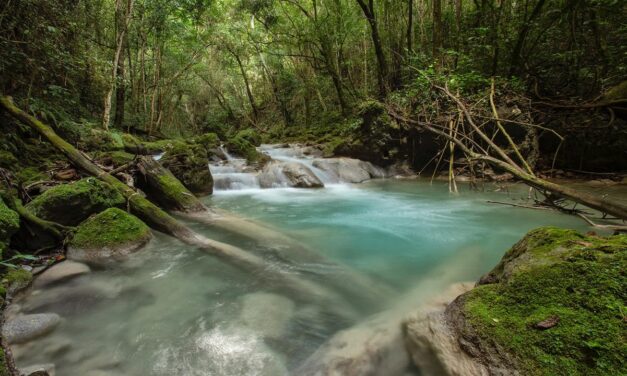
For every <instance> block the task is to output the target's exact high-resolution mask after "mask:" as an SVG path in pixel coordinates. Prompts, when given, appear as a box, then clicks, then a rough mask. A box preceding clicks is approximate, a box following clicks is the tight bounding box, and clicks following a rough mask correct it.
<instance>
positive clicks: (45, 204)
mask: <svg viewBox="0 0 627 376" xmlns="http://www.w3.org/2000/svg"><path fill="white" fill-rule="evenodd" d="M125 204H126V200H125V199H124V197H123V196H122V195H121V194H120V192H118V191H117V190H115V189H114V188H113V187H111V186H110V185H108V184H107V183H104V182H102V181H100V180H98V179H96V178H91V177H90V178H85V179H81V180H79V181H77V182H74V183H70V184H62V185H58V186H56V187H54V188H51V189H49V190H47V191H46V192H44V193H43V194H41V195H39V196H37V197H36V198H35V199H34V200H33V201H31V202H29V203H28V204H27V205H26V209H27V210H30V211H31V212H32V213H33V214H35V215H36V216H38V217H39V218H42V219H45V220H48V221H52V222H57V223H60V224H62V225H66V226H76V225H78V224H79V223H81V222H82V221H84V220H85V219H87V218H88V217H89V216H90V215H92V214H95V213H98V212H101V211H103V210H105V209H107V208H111V207H123V206H124V205H125Z"/></svg>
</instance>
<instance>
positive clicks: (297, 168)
mask: <svg viewBox="0 0 627 376" xmlns="http://www.w3.org/2000/svg"><path fill="white" fill-rule="evenodd" d="M259 184H260V185H261V188H273V187H285V186H287V187H295V188H322V187H324V184H323V183H322V182H321V181H320V179H318V177H317V176H316V175H315V174H314V173H313V172H312V171H311V170H310V169H309V168H308V167H307V166H305V165H303V164H300V163H296V162H282V161H272V162H270V163H268V164H266V165H265V166H264V168H263V170H262V171H261V173H260V174H259Z"/></svg>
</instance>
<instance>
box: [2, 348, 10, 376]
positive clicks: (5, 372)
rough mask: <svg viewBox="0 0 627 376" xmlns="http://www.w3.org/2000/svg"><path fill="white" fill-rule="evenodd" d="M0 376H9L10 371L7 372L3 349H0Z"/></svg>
mask: <svg viewBox="0 0 627 376" xmlns="http://www.w3.org/2000/svg"><path fill="white" fill-rule="evenodd" d="M0 376H11V371H9V367H8V366H7V356H6V354H5V353H4V349H3V348H0Z"/></svg>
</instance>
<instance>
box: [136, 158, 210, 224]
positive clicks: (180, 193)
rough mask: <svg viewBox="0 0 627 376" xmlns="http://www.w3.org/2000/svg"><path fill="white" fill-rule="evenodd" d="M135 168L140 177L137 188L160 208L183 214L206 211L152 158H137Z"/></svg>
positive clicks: (192, 195)
mask: <svg viewBox="0 0 627 376" xmlns="http://www.w3.org/2000/svg"><path fill="white" fill-rule="evenodd" d="M137 167H138V169H139V172H140V174H141V175H142V178H141V179H139V181H138V185H139V187H140V188H141V189H142V190H143V191H144V192H146V193H147V194H148V196H149V197H150V199H151V200H154V201H156V202H157V203H159V204H160V205H161V206H162V207H164V208H167V209H170V210H176V211H180V212H184V213H187V212H202V211H205V210H207V208H206V207H205V206H204V205H203V204H202V203H201V202H200V201H199V200H198V199H197V198H196V196H194V194H192V193H191V192H190V191H189V190H188V189H187V188H185V186H184V185H183V184H182V183H181V182H180V181H179V180H178V179H177V178H176V177H175V176H174V175H172V173H171V172H170V170H168V169H167V168H165V167H163V166H162V165H161V164H160V163H159V162H157V161H155V160H154V159H153V158H151V157H139V158H138V162H137Z"/></svg>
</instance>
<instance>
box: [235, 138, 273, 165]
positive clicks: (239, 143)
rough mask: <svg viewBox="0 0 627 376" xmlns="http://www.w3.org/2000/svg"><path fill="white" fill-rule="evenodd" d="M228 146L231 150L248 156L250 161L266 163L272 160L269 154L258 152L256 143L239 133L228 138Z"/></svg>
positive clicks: (239, 154) (241, 155)
mask: <svg viewBox="0 0 627 376" xmlns="http://www.w3.org/2000/svg"><path fill="white" fill-rule="evenodd" d="M226 147H227V149H228V150H229V152H231V153H233V154H235V155H237V156H240V157H242V158H246V160H247V161H248V163H256V164H264V163H266V162H268V161H269V160H270V159H269V157H268V156H267V155H265V154H263V153H260V152H258V151H257V148H256V147H255V145H254V144H252V143H251V142H250V141H248V140H247V139H246V138H244V137H241V136H238V135H236V136H235V137H233V138H230V139H229V140H227V142H226Z"/></svg>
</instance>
